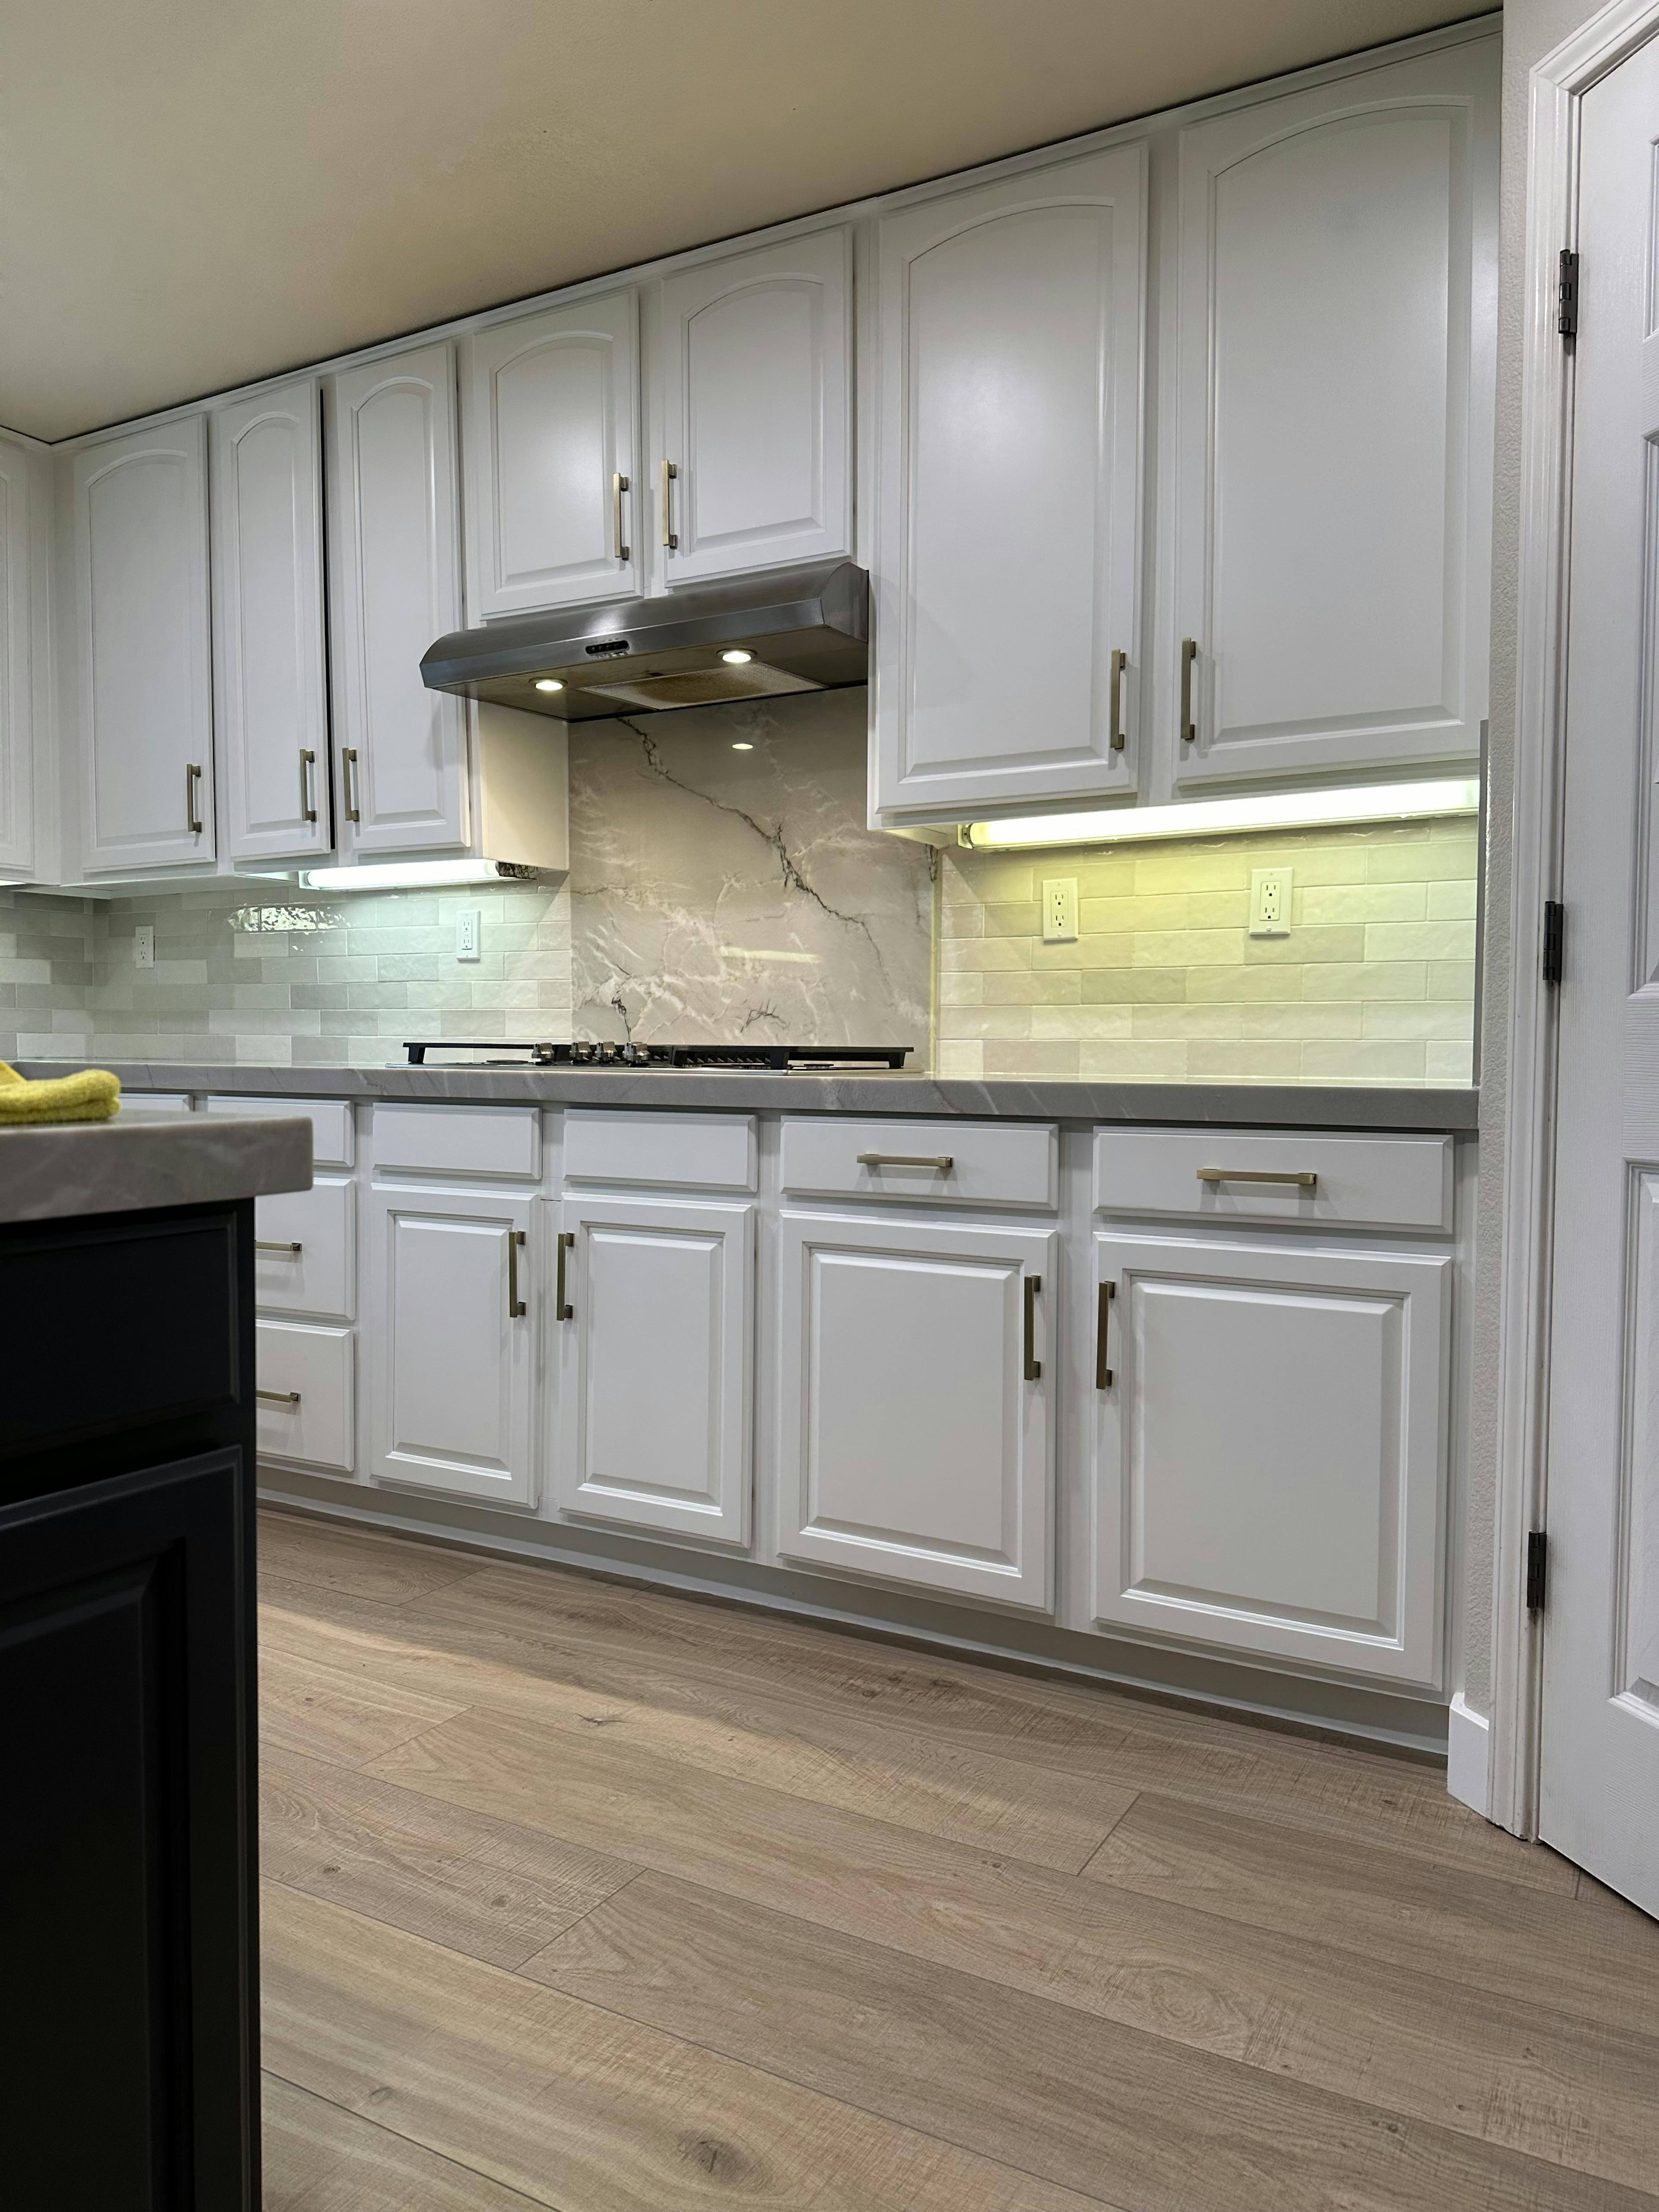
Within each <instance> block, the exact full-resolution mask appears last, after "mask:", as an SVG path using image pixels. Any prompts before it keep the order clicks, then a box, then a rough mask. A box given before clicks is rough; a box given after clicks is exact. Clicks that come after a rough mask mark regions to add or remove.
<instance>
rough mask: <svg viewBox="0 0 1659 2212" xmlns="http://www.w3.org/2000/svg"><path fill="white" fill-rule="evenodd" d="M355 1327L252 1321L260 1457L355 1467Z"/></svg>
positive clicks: (334, 1469)
mask: <svg viewBox="0 0 1659 2212" xmlns="http://www.w3.org/2000/svg"><path fill="white" fill-rule="evenodd" d="M254 1340H255V1352H254V1359H255V1367H256V1370H257V1373H258V1434H259V1456H260V1458H261V1459H282V1460H296V1461H298V1462H299V1463H300V1464H301V1466H303V1467H320V1468H328V1469H329V1471H330V1472H331V1473H332V1474H350V1473H351V1471H352V1469H353V1468H354V1467H355V1466H356V1449H355V1443H356V1357H355V1345H356V1331H355V1330H353V1329H349V1328H320V1327H319V1326H318V1325H317V1324H315V1323H314V1322H299V1321H260V1322H256V1323H255V1324H254Z"/></svg>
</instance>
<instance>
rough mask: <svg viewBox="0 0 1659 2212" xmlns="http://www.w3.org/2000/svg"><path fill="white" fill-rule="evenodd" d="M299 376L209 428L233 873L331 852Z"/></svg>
mask: <svg viewBox="0 0 1659 2212" xmlns="http://www.w3.org/2000/svg"><path fill="white" fill-rule="evenodd" d="M320 404H321V403H320V396H319V384H318V380H317V379H316V378H315V377H312V376H306V377H301V378H299V379H297V380H295V382H294V383H292V384H288V385H283V386H281V387H280V388H278V389H277V390H276V391H274V392H261V393H260V394H259V396H258V398H254V399H243V400H240V401H238V402H236V403H235V404H234V405H232V406H229V407H222V408H220V409H219V410H217V412H216V414H215V415H214V416H213V417H212V421H211V424H210V449H211V451H210V458H211V477H212V495H213V616H214V670H213V672H214V692H215V710H216V737H217V739H218V753H219V763H220V769H221V773H222V779H223V791H224V800H225V809H224V811H225V842H226V848H227V850H228V853H229V855H230V857H231V859H232V860H303V859H307V858H310V857H313V856H315V855H317V854H323V853H327V852H329V851H331V849H332V847H333V842H334V840H333V829H332V817H331V809H330V805H329V781H330V777H329V755H328V666H327V649H326V646H325V637H324V620H323V472H322V423H321V416H320Z"/></svg>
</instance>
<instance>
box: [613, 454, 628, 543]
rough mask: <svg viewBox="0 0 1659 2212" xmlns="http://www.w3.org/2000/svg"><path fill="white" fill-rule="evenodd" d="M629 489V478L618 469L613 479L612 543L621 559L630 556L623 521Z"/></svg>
mask: <svg viewBox="0 0 1659 2212" xmlns="http://www.w3.org/2000/svg"><path fill="white" fill-rule="evenodd" d="M628 489H629V482H628V478H627V477H625V476H623V474H622V473H621V471H617V474H616V475H615V476H613V477H611V550H613V551H614V553H615V554H616V556H617V560H619V561H625V560H627V558H628V539H627V538H626V536H625V535H624V530H625V525H624V524H623V493H624V492H625V491H627V490H628Z"/></svg>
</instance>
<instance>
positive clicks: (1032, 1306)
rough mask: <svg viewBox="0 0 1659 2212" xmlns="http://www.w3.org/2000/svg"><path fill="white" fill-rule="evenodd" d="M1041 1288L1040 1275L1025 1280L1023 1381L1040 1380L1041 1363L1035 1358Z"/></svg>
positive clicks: (1034, 1381)
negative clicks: (1037, 1313)
mask: <svg viewBox="0 0 1659 2212" xmlns="http://www.w3.org/2000/svg"><path fill="white" fill-rule="evenodd" d="M1041 1289H1042V1276H1041V1275H1028V1276H1027V1277H1026V1278H1025V1380H1026V1381H1027V1382H1028V1383H1039V1382H1041V1381H1042V1361H1041V1360H1040V1359H1039V1358H1037V1356H1036V1302H1037V1292H1038V1291H1040V1290H1041Z"/></svg>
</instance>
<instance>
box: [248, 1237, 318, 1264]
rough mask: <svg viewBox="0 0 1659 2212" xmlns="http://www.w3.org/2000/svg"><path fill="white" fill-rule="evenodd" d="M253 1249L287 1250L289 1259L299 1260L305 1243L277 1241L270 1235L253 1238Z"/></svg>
mask: <svg viewBox="0 0 1659 2212" xmlns="http://www.w3.org/2000/svg"><path fill="white" fill-rule="evenodd" d="M253 1249H254V1250H255V1251H256V1252H286V1253H287V1254H288V1255H289V1259H291V1260H297V1259H298V1258H299V1256H300V1255H301V1252H303V1251H304V1249H305V1247H304V1245H303V1244H283V1243H276V1242H274V1241H273V1240H272V1239H271V1238H270V1237H255V1238H254V1240H253Z"/></svg>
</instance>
